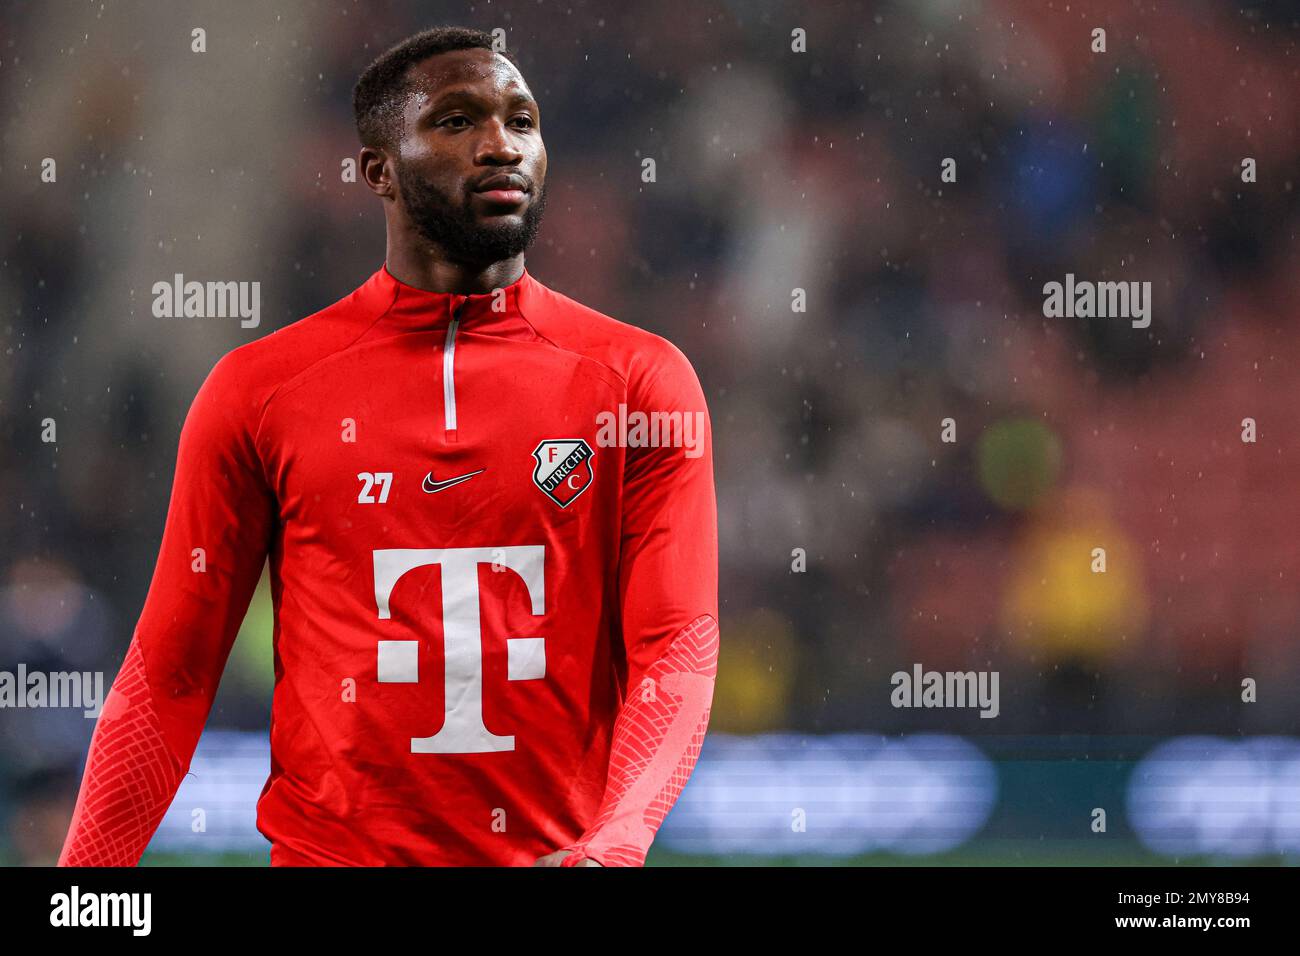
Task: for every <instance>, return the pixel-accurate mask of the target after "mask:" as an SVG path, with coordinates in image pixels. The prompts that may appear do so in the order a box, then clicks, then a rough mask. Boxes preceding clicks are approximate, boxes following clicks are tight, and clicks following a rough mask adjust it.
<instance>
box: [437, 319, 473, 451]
mask: <svg viewBox="0 0 1300 956" xmlns="http://www.w3.org/2000/svg"><path fill="white" fill-rule="evenodd" d="M468 304H469V299H466V300H465V301H464V302H462V303H461V304H460V305H459V306H457V307H456V311H455V313H454V314H453V315H452V317H451V322H449V323H448V325H447V338H446V340H445V341H444V342H443V345H442V407H443V428H442V432H443V437H444V438H446V440H447V441H455V440H456V330H457V329H458V328H460V313H461V312H462V311H463V310H464V308H465V306H466V305H468Z"/></svg>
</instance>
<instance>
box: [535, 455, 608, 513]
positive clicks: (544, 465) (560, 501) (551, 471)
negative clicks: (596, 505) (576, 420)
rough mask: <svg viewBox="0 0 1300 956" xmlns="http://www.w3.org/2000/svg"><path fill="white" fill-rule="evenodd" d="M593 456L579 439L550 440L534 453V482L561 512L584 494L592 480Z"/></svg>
mask: <svg viewBox="0 0 1300 956" xmlns="http://www.w3.org/2000/svg"><path fill="white" fill-rule="evenodd" d="M594 455H595V452H593V451H592V450H591V446H590V445H588V444H587V443H586V442H585V441H583V440H582V439H581V438H552V439H549V440H547V441H544V442H542V443H540V444H539V445H538V446H537V447H536V448H535V449H534V450H533V457H534V458H536V459H537V467H536V468H534V469H533V482H534V483H535V484H536V485H537V487H538V488H541V489H542V491H544V492H546V496H547V497H548V498H550V499H551V500H552V501H554V502H555V503H556V504H557V505H559V506H560V507H561V508H567V507H569V505H570V504H572V503H573V499H574V498H576V497H578V495H580V494H582V493H583V492H584V491H586V490H587V487H588V486H589V485H590V484H591V481H592V478H593V477H594V475H593V473H592V470H591V459H592V457H593V456H594Z"/></svg>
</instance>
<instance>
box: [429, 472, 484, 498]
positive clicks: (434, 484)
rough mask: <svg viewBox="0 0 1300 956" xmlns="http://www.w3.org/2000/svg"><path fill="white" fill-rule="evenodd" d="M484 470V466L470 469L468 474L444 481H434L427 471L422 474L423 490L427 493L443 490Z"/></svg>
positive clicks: (431, 473) (431, 474) (430, 473)
mask: <svg viewBox="0 0 1300 956" xmlns="http://www.w3.org/2000/svg"><path fill="white" fill-rule="evenodd" d="M485 471H487V469H486V468H480V469H479V470H478V471H471V472H470V473H469V474H468V475H461V476H460V477H459V478H448V479H447V480H446V481H434V480H433V472H429V473H428V474H427V475H425V476H424V490H425V491H426V492H427V493H429V494H433V493H434V492H437V491H445V490H447V489H448V488H450V487H451V486H452V485H459V484H460V483H461V482H462V481H469V480H470V479H471V478H473V477H474V476H475V475H481V474H483V472H485Z"/></svg>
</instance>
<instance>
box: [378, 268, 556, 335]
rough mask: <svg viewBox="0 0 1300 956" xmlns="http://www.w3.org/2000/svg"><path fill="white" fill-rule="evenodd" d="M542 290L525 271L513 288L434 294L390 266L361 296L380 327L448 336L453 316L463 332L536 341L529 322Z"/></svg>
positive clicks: (383, 269)
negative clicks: (396, 273)
mask: <svg viewBox="0 0 1300 956" xmlns="http://www.w3.org/2000/svg"><path fill="white" fill-rule="evenodd" d="M539 291H540V287H539V285H538V283H537V280H535V279H534V278H533V277H532V276H531V275H530V274H529V273H528V270H527V269H525V270H524V271H523V274H522V275H520V277H519V278H518V279H516V280H515V281H514V282H512V283H511V284H510V285H508V286H503V287H502V288H500V289H495V290H493V291H492V292H484V293H481V294H476V295H460V294H457V293H454V292H432V291H430V290H428V289H420V288H417V287H415V286H413V285H407V284H406V283H405V282H402V281H400V280H398V279H397V278H395V277H394V276H393V274H392V273H391V272H389V271H388V266H387V265H386V264H385V265H383V266H380V267H379V269H378V270H377V271H376V272H375V273H374V275H372V276H371V277H370V278H369V279H368V280H367V281H366V283H365V285H363V286H361V288H359V289H358V290H357V292H356V294H357V296H358V297H359V298H360V301H361V304H362V305H363V306H364V307H365V309H366V311H367V312H372V310H373V312H372V314H378V317H379V319H378V322H377V324H378V325H382V326H384V327H388V328H400V329H401V330H403V331H411V332H415V331H428V332H434V331H441V332H445V331H446V330H447V328H448V326H449V325H450V324H451V321H452V319H453V318H456V319H457V320H458V323H457V324H458V326H459V331H460V332H461V333H465V332H472V333H474V334H476V335H503V336H507V337H511V338H516V337H520V338H532V337H534V335H535V333H534V332H533V331H532V327H531V326H530V325H529V324H528V323H527V321H526V320H525V318H524V316H525V315H527V312H528V308H529V303H530V302H531V301H533V300H535V299H536V297H537V295H538V294H539Z"/></svg>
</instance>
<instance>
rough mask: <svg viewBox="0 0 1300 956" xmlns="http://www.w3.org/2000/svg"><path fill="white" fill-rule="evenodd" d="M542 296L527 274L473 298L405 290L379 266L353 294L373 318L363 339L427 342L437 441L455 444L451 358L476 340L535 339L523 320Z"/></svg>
mask: <svg viewBox="0 0 1300 956" xmlns="http://www.w3.org/2000/svg"><path fill="white" fill-rule="evenodd" d="M542 292H544V290H543V289H542V288H541V286H540V285H539V284H538V283H537V282H536V281H535V280H534V279H533V277H532V276H530V275H529V274H528V270H527V269H525V270H524V271H523V273H522V274H521V275H520V276H519V278H518V279H517V280H515V281H514V282H512V283H511V284H510V285H508V286H503V287H502V288H500V289H496V290H494V291H492V292H485V293H482V294H478V295H458V294H456V293H451V292H431V291H430V290H428V289H419V288H416V287H415V286H412V285H407V284H406V283H405V282H401V281H399V280H398V279H397V278H395V277H394V276H393V274H392V273H391V272H389V271H388V266H387V264H385V265H383V266H381V267H380V268H379V270H378V271H377V272H375V274H374V275H372V276H371V277H370V278H369V279H368V280H367V281H366V284H365V285H363V286H362V287H361V288H359V289H358V290H357V291H356V292H355V293H354V295H355V296H356V297H357V302H358V304H359V305H361V307H362V308H363V309H364V311H365V313H366V314H368V315H374V316H375V319H374V320H373V321H372V322H371V324H370V326H369V328H368V329H367V330H366V332H365V333H364V336H363V337H365V338H371V337H376V336H378V337H383V336H386V335H390V334H401V333H414V332H419V333H425V334H429V335H430V337H431V338H432V339H433V343H431V345H432V346H433V347H434V348H436V349H437V350H438V355H439V358H440V377H441V381H442V402H441V405H442V407H441V415H440V418H441V420H442V421H441V424H442V428H441V433H442V435H441V437H442V441H443V442H445V443H447V444H455V443H457V442H459V441H460V440H461V439H460V437H459V433H460V432H461V431H462V430H463V429H464V427H465V426H464V423H463V419H464V416H463V415H462V414H460V412H459V409H458V407H457V401H456V385H457V361H456V356H457V353H458V352H459V351H460V350H461V349H463V348H464V347H465V344H466V342H467V341H468V340H472V339H474V338H475V337H478V336H492V337H498V338H516V339H535V338H537V333H536V332H535V331H534V330H533V327H532V326H531V325H530V324H529V323H528V321H527V319H525V318H524V316H525V311H526V310H527V309H528V308H529V303H530V302H531V301H533V300H534V299H535V298H536V297H537V296H539V295H540V294H542Z"/></svg>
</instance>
